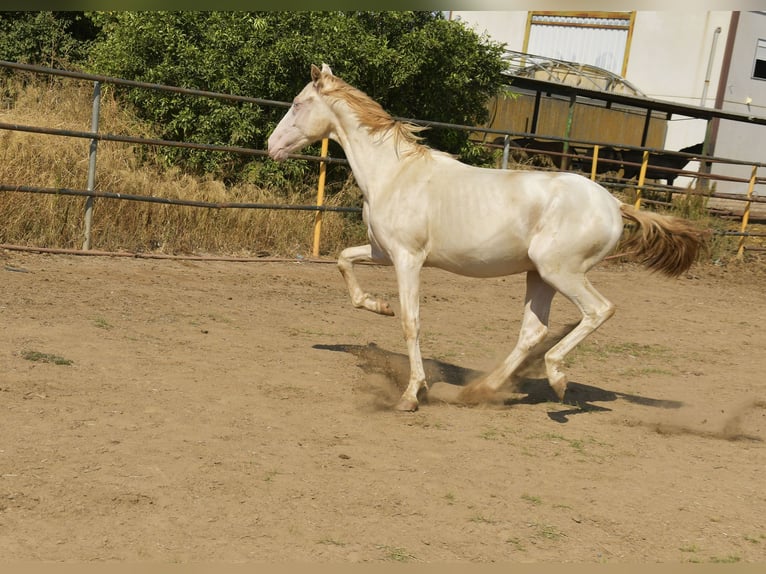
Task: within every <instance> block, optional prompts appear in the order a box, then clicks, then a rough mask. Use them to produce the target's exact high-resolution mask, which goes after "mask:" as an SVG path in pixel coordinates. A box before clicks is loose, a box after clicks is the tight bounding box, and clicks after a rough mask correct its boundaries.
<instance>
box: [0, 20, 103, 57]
mask: <svg viewBox="0 0 766 574" xmlns="http://www.w3.org/2000/svg"><path fill="white" fill-rule="evenodd" d="M95 36H96V28H95V26H94V25H93V23H92V22H91V20H90V19H89V18H88V17H86V16H85V14H84V13H83V12H0V59H2V60H7V61H11V62H21V63H25V64H37V65H42V66H49V67H58V68H72V67H77V66H78V64H80V63H81V62H82V61H83V60H84V59H85V57H86V55H87V53H88V49H89V46H90V43H91V41H92V40H93V39H94V38H95Z"/></svg>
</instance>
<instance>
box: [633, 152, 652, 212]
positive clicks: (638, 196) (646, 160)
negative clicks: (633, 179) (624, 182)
mask: <svg viewBox="0 0 766 574" xmlns="http://www.w3.org/2000/svg"><path fill="white" fill-rule="evenodd" d="M648 165H649V152H648V151H647V150H644V157H643V159H642V160H641V171H640V172H639V173H638V185H637V186H636V204H635V208H636V209H641V191H642V189H643V187H644V179H646V167H647V166H648Z"/></svg>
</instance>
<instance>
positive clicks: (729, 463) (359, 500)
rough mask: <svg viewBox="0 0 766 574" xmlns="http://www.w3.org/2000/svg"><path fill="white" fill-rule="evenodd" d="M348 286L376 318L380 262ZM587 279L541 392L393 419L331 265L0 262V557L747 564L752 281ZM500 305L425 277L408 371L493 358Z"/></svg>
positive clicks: (489, 292) (469, 285) (494, 298)
mask: <svg viewBox="0 0 766 574" xmlns="http://www.w3.org/2000/svg"><path fill="white" fill-rule="evenodd" d="M359 275H360V279H361V281H362V282H363V284H364V285H365V286H366V287H367V288H368V289H369V290H371V291H372V292H374V293H377V294H380V295H383V296H386V297H388V298H389V300H390V301H391V303H392V305H393V306H394V308H395V309H398V304H397V297H396V287H395V281H394V276H393V271H392V270H391V269H387V268H381V267H373V266H366V267H362V268H361V269H360V270H359ZM591 278H592V280H593V282H594V284H595V285H596V286H597V287H598V288H599V289H600V290H601V291H602V292H603V293H604V294H605V295H607V296H608V297H609V298H610V299H611V300H612V301H614V302H615V303H616V304H617V313H616V315H615V316H614V317H613V318H612V319H611V320H610V321H609V322H608V323H606V324H605V325H604V326H603V327H602V328H601V329H600V330H599V331H597V332H596V333H595V334H594V335H593V336H592V337H591V338H590V339H588V340H587V341H586V342H585V343H584V344H583V345H581V347H579V348H578V350H577V351H576V352H575V353H574V354H573V355H572V356H571V358H570V360H569V361H568V363H569V367H568V372H569V375H570V380H571V381H572V382H571V383H570V390H569V391H568V393H567V396H566V399H565V402H564V403H560V402H557V401H555V400H553V395H552V394H551V392H550V391H549V389H548V387H547V381H546V380H545V379H544V376H542V375H541V374H539V372H536V371H535V369H534V368H532V369H530V370H529V371H528V372H527V374H526V375H525V378H524V379H522V380H521V381H519V383H518V387H517V388H515V389H514V388H512V387H511V386H509V388H508V390H509V392H508V393H507V396H506V400H505V401H502V402H499V403H494V404H488V405H483V406H474V407H466V406H459V405H454V404H445V403H441V402H437V401H434V400H432V401H430V402H428V403H426V404H423V405H422V406H421V409H420V410H419V411H418V412H416V413H412V414H401V413H396V412H393V411H392V410H391V405H392V404H393V403H394V402H395V401H396V398H397V397H398V394H399V389H398V388H397V387H398V386H401V385H402V384H403V382H404V380H405V379H406V374H407V359H406V355H405V354H404V353H405V348H404V342H403V339H402V334H401V327H400V323H399V321H398V319H396V318H394V319H392V318H387V317H381V316H377V315H374V314H372V313H368V312H366V311H361V310H356V309H353V308H352V306H351V304H350V302H349V299H348V295H347V293H346V291H345V287H344V285H343V282H342V279H341V277H340V274H339V273H338V272H337V270H336V268H335V266H334V265H332V264H324V263H310V262H257V263H232V262H199V261H164V260H147V259H135V258H108V257H76V256H69V255H40V254H29V253H21V252H15V251H14V252H11V251H5V252H0V409H1V410H0V412H2V415H0V416H1V418H0V424H1V425H2V427H1V428H2V437H1V438H0V557H2V558H3V559H4V560H10V561H67V562H74V561H76V562H81V561H126V562H136V561H139V562H144V561H152V562H157V561H159V562H175V563H178V562H182V563H185V562H219V561H220V562H248V561H266V562H292V561H295V562H323V563H333V562H334V563H348V562H380V563H385V562H413V563H417V562H427V563H434V562H463V563H467V562H586V563H594V562H617V563H620V562H623V563H628V562H631V563H635V562H641V563H643V562H703V563H710V562H743V563H744V562H763V561H765V560H766V512H764V510H765V509H766V489H765V488H764V484H766V445H765V444H764V440H766V383H765V381H764V373H766V353H764V338H765V335H764V326H765V325H766V305H764V288H763V285H764V275H763V274H756V273H753V272H751V271H750V270H748V268H747V267H746V266H745V267H744V268H742V269H730V268H723V267H709V268H694V269H693V270H692V273H690V274H688V275H687V276H685V277H682V278H680V279H674V280H671V279H666V278H663V277H660V276H656V275H651V274H649V273H648V272H646V271H644V270H641V269H639V268H636V267H632V266H628V265H622V264H617V263H612V264H606V265H603V266H601V267H599V268H597V269H595V270H594V271H593V272H592V273H591ZM522 300H523V277H520V276H514V277H508V278H501V279H484V280H477V279H467V278H462V277H457V276H454V275H450V274H447V273H445V272H442V271H438V270H425V271H424V273H423V303H422V320H423V337H422V348H423V355H424V357H425V358H427V368H428V374H429V376H430V378H431V381H439V380H441V381H444V382H446V383H448V384H452V385H459V384H463V383H465V382H466V381H467V380H470V379H471V378H472V377H474V376H476V374H477V373H479V372H481V371H485V370H488V369H490V368H491V367H493V366H494V364H496V363H497V361H499V360H500V359H501V358H502V357H503V356H504V355H505V354H507V353H508V352H509V351H510V349H511V347H512V346H513V343H514V341H515V339H516V334H517V330H518V327H519V320H520V317H521V308H522ZM574 318H575V313H574V308H573V307H572V306H571V305H570V304H569V303H568V302H566V301H565V300H564V299H563V298H560V297H557V298H556V300H555V302H554V310H553V316H552V322H553V326H554V331H558V330H560V329H561V328H563V327H565V326H566V325H567V324H568V323H570V322H571V321H572V320H573V319H574ZM510 391H515V392H513V393H511V392H510Z"/></svg>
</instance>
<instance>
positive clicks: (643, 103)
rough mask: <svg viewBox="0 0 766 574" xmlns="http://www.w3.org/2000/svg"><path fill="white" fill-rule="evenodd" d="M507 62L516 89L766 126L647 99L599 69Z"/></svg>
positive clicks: (517, 59) (534, 59)
mask: <svg viewBox="0 0 766 574" xmlns="http://www.w3.org/2000/svg"><path fill="white" fill-rule="evenodd" d="M504 59H505V60H506V61H507V62H508V64H509V65H508V69H507V70H506V71H505V72H503V75H504V76H505V77H507V78H508V79H509V80H510V84H511V86H512V87H513V88H519V89H523V90H530V91H533V92H544V93H548V94H556V95H562V96H569V97H579V98H585V99H590V100H596V101H602V102H607V104H609V105H611V104H621V105H625V106H630V107H634V108H639V109H643V110H651V111H659V112H665V113H667V114H670V115H672V114H676V115H681V116H685V117H690V118H700V119H705V120H710V119H713V118H720V119H724V120H732V121H737V122H744V123H750V124H755V125H766V117H762V116H753V115H749V114H741V113H737V112H730V111H726V110H720V109H716V108H706V107H702V106H690V105H685V104H679V103H677V102H672V101H670V100H655V99H652V98H647V97H646V96H644V94H643V93H642V92H641V90H639V89H638V88H636V87H635V86H633V85H632V84H630V82H628V81H627V80H625V79H624V78H622V77H620V76H618V75H616V74H613V73H612V72H609V71H608V70H603V69H601V68H597V67H596V66H589V65H587V64H577V63H574V62H566V61H564V60H556V59H553V58H544V57H542V56H535V55H533V54H525V53H523V52H512V51H508V52H506V56H504Z"/></svg>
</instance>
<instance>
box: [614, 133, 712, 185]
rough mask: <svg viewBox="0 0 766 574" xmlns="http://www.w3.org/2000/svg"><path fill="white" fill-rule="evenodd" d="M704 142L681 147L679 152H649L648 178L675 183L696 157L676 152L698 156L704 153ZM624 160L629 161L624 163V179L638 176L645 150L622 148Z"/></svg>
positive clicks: (646, 176) (646, 175)
mask: <svg viewBox="0 0 766 574" xmlns="http://www.w3.org/2000/svg"><path fill="white" fill-rule="evenodd" d="M703 145H704V144H703V143H702V142H700V143H696V144H694V145H690V146H688V147H684V148H681V149H680V150H678V152H672V153H653V152H650V153H649V163H648V164H647V166H646V174H645V175H644V177H645V178H646V179H664V180H666V181H667V182H668V185H673V182H674V181H675V180H676V178H677V177H678V176H679V175H680V174H679V173H678V172H679V171H680V170H682V169H683V168H684V167H686V164H688V163H689V162H690V161H692V160H693V159H696V158H695V157H689V156H688V155H686V156H680V155H675V153H683V154H693V155H694V156H697V155H699V154H701V153H702V146H703ZM621 156H622V160H623V161H624V162H627V163H626V164H623V166H622V167H623V173H622V177H623V179H633V178H634V177H637V176H638V174H639V172H640V171H641V162H642V161H643V157H644V152H642V151H641V150H622V152H621Z"/></svg>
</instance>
